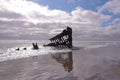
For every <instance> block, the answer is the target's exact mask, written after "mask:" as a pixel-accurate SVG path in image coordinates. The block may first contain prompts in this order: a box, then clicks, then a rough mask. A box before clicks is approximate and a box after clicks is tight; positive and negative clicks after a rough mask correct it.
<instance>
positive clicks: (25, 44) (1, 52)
mask: <svg viewBox="0 0 120 80" xmlns="http://www.w3.org/2000/svg"><path fill="white" fill-rule="evenodd" d="M33 42H34V43H36V42H37V43H38V45H39V50H32V43H33ZM45 43H48V42H47V41H44V40H0V61H6V60H12V59H18V58H24V57H30V56H36V55H45V54H51V53H56V52H68V51H71V50H70V49H53V48H51V47H43V44H45ZM118 43H119V42H113V41H106V42H105V41H74V42H73V45H74V46H76V47H78V48H84V49H89V48H97V47H102V46H108V45H115V44H118ZM18 48H19V49H20V50H19V51H17V50H16V49H18ZM23 48H27V50H24V49H23Z"/></svg>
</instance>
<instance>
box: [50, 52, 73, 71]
mask: <svg viewBox="0 0 120 80" xmlns="http://www.w3.org/2000/svg"><path fill="white" fill-rule="evenodd" d="M51 56H52V58H53V59H55V60H56V61H57V62H58V63H61V64H62V65H63V67H64V69H65V71H67V72H70V71H72V69H73V57H72V56H73V55H72V52H64V53H62V52H61V53H56V54H51Z"/></svg>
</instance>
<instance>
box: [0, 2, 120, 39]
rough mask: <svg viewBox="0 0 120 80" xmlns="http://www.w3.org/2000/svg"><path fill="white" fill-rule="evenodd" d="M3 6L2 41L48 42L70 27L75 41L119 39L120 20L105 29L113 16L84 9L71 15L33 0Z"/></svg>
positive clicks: (0, 33) (1, 4) (0, 18)
mask: <svg viewBox="0 0 120 80" xmlns="http://www.w3.org/2000/svg"><path fill="white" fill-rule="evenodd" d="M0 7H1V8H0V39H6V38H8V39H48V37H49V38H50V37H52V36H54V35H55V34H57V33H59V32H60V31H62V30H63V29H64V28H66V26H70V27H72V28H73V36H74V39H87V40H90V39H97V40H102V39H107V38H108V39H110V38H112V37H111V35H112V36H114V37H115V38H116V39H118V36H119V35H117V34H119V30H120V28H119V21H120V20H119V18H118V19H115V20H113V21H112V24H111V25H110V26H108V27H105V28H103V27H101V26H102V24H103V23H104V22H107V21H109V20H110V19H111V16H110V15H104V14H102V13H99V12H94V11H91V10H85V9H84V8H81V7H76V9H74V10H73V11H71V12H70V13H68V12H65V11H62V10H56V9H52V10H51V9H49V7H48V6H43V5H40V4H37V3H34V2H32V1H30V0H29V1H28V0H0ZM102 7H104V6H102ZM102 7H101V9H102ZM115 26H117V27H115ZM116 31H117V32H116Z"/></svg>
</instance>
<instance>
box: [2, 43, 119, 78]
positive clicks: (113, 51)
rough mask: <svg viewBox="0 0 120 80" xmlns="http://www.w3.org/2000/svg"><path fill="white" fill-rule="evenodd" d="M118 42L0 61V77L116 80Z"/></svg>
mask: <svg viewBox="0 0 120 80" xmlns="http://www.w3.org/2000/svg"><path fill="white" fill-rule="evenodd" d="M119 61H120V45H112V46H104V47H99V48H90V49H81V50H73V51H70V52H61V53H54V54H52V53H50V54H45V55H41V56H33V57H29V58H21V59H16V60H8V61H3V62H0V80H120V62H119Z"/></svg>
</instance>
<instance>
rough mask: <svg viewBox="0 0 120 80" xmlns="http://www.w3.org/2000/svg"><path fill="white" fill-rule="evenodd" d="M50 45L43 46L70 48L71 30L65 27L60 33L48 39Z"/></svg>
mask: <svg viewBox="0 0 120 80" xmlns="http://www.w3.org/2000/svg"><path fill="white" fill-rule="evenodd" d="M49 40H50V41H51V43H49V44H47V45H44V46H52V47H67V48H72V28H70V27H67V28H66V29H64V30H63V31H62V33H60V34H58V35H56V36H54V37H52V38H50V39H49Z"/></svg>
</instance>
